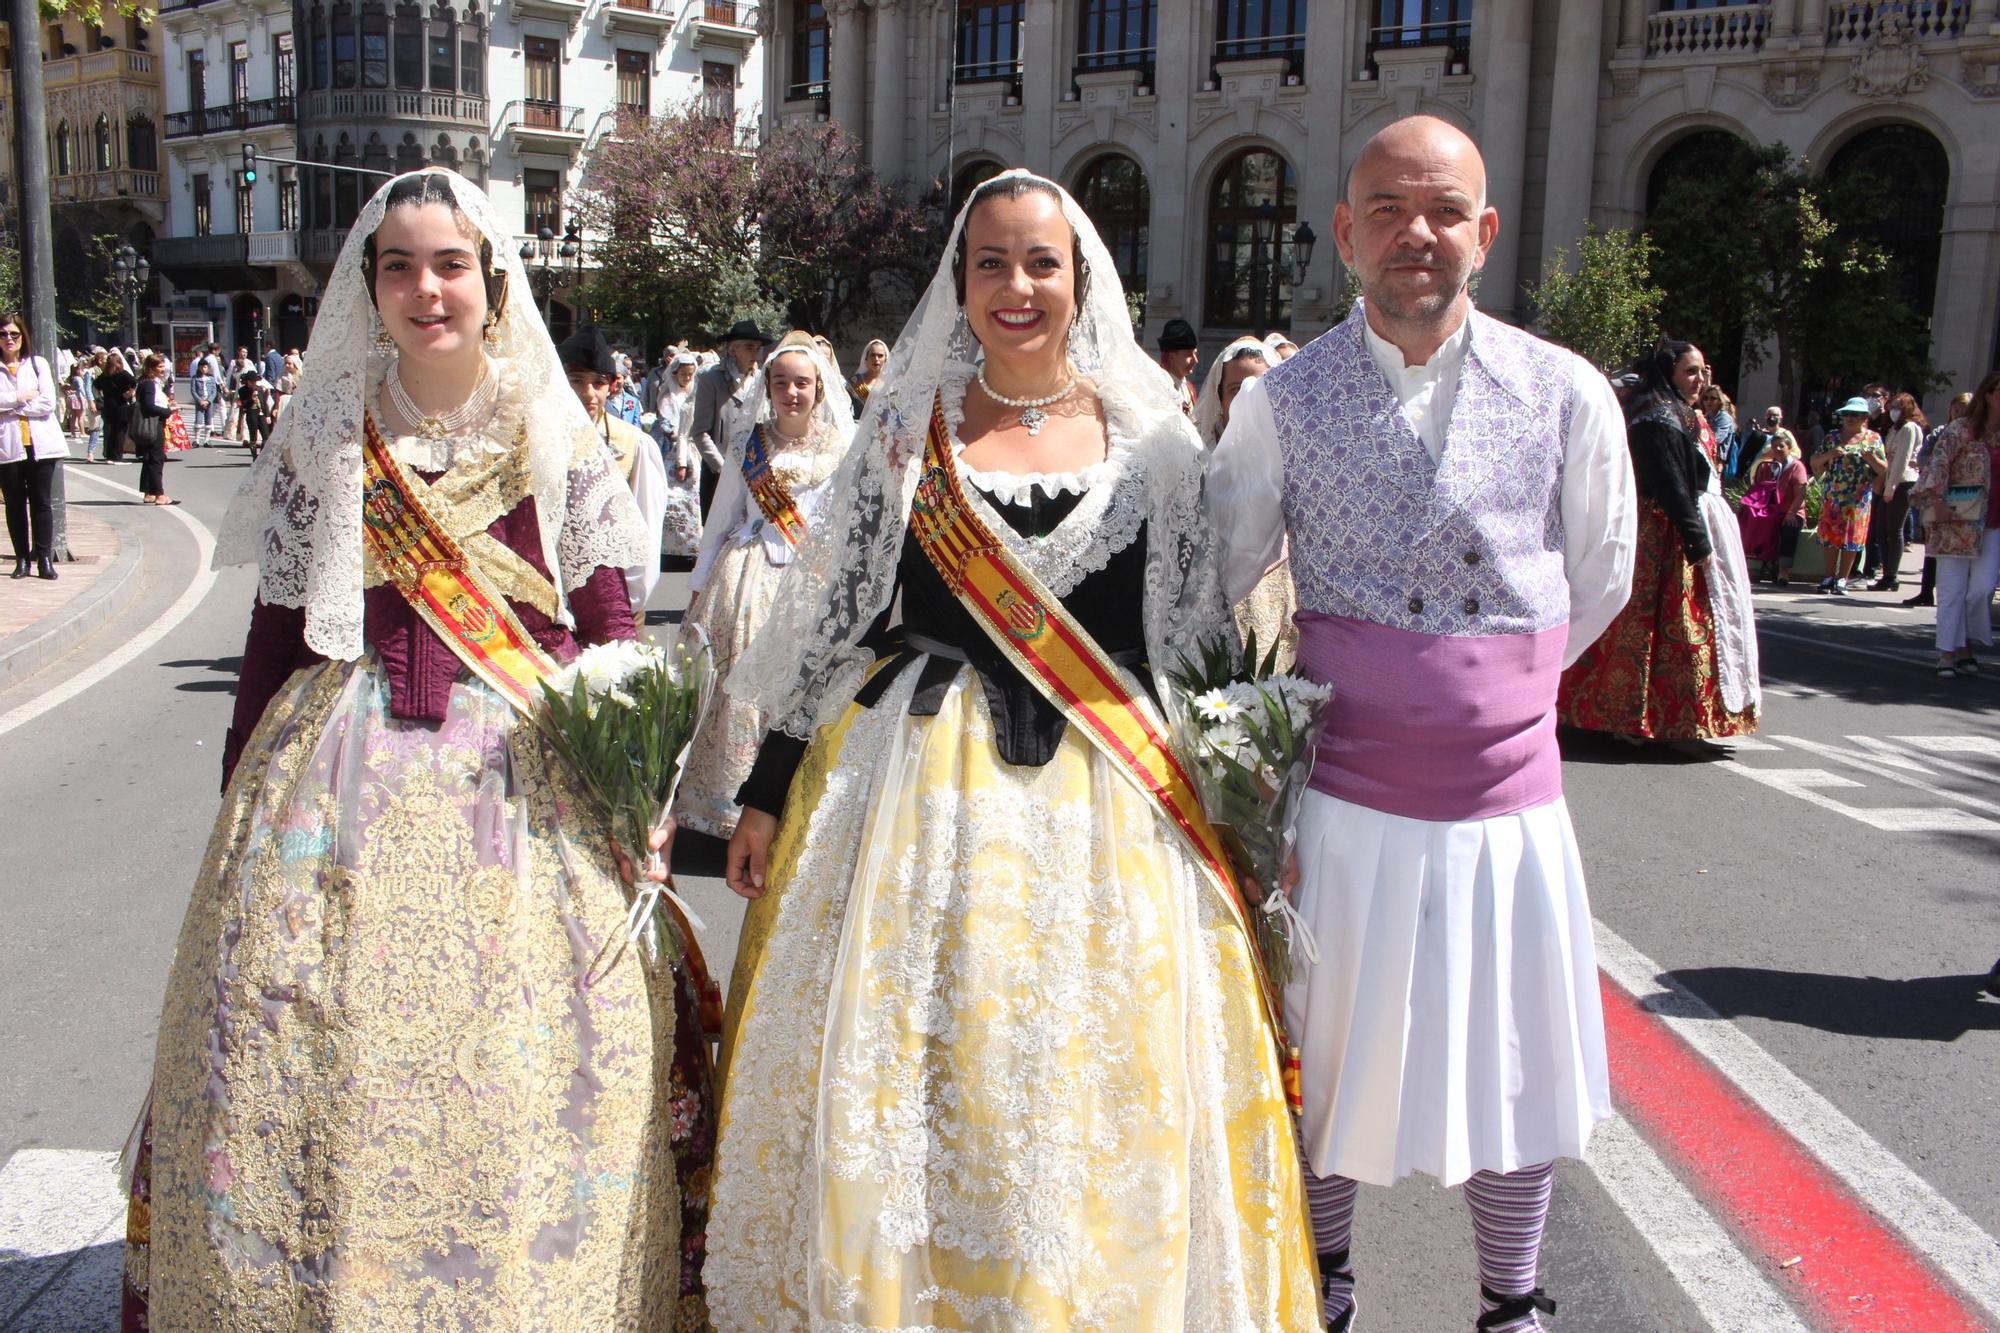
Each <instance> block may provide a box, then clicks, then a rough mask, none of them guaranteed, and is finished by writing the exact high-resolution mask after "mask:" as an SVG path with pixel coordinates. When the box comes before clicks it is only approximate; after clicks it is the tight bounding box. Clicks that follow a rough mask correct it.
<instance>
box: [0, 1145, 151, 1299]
mask: <svg viewBox="0 0 2000 1333" xmlns="http://www.w3.org/2000/svg"><path fill="white" fill-rule="evenodd" d="M124 1241H125V1199H124V1196H123V1195H122V1194H121V1193H120V1192H119V1189H118V1154H117V1153H109V1152H60V1151H47V1150H40V1149H27V1150H24V1151H21V1152H17V1153H15V1154H14V1156H13V1158H12V1159H10V1160H9V1161H8V1163H7V1165H6V1167H5V1169H0V1255H4V1256H5V1258H6V1262H5V1263H4V1264H0V1325H4V1326H6V1327H8V1328H13V1327H17V1326H18V1327H22V1328H29V1327H32V1328H35V1329H40V1330H50V1331H51V1333H54V1331H55V1330H68V1329H77V1330H84V1329H89V1330H93V1331H101V1330H103V1329H107V1328H115V1327H117V1324H118V1295H119V1286H120V1283H121V1281H122V1275H123V1269H124V1249H123V1247H124ZM24 1314H25V1315H28V1316H29V1322H20V1323H18V1325H17V1321H20V1320H21V1319H22V1316H23V1315H24Z"/></svg>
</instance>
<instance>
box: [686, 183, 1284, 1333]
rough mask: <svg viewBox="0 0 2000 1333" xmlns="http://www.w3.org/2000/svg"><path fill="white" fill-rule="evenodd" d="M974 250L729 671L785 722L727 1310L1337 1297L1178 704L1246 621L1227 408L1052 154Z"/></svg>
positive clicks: (721, 1221)
mask: <svg viewBox="0 0 2000 1333" xmlns="http://www.w3.org/2000/svg"><path fill="white" fill-rule="evenodd" d="M946 255H947V258H946V261H945V263H944V264H943V265H942V266H941V267H940V269H939V271H938V273H937V274H936V276H935V277H934V278H933V280H932V282H931V285H930V288H929V290H928V292H927V294H926V295H925V297H924V299H923V300H922V302H921V303H920V304H919V306H918V308H917V310H916V312H915V313H914V314H913V315H912V316H911V318H910V321H909V323H907V324H906V325H905V326H904V329H903V334H902V336H901V338H900V339H899V340H898V341H897V344H896V349H895V351H894V352H893V353H892V355H891V357H890V362H889V366H888V369H887V372H886V374H885V376H884V381H883V387H881V388H878V389H877V390H875V392H874V393H872V394H871V395H870V397H869V404H868V412H867V414H866V416H865V418H864V420H863V424H862V427H861V433H860V435H859V436H858V437H857V438H856V440H855V443H854V445H853V447H852V448H851V449H850V450H849V451H848V453H847V456H846V458H845V460H844V461H843V463H842V465H841V468H840V471H839V473H838V474H837V475H836V477H835V480H834V483H833V485H834V489H833V492H832V494H831V495H830V497H829V500H828V502H827V503H826V504H825V505H823V506H822V508H821V511H820V512H821V515H822V520H823V521H822V522H821V523H820V524H819V525H818V526H816V527H815V529H814V535H813V537H812V538H811V540H810V541H809V542H808V543H807V544H806V546H805V547H804V548H803V550H802V551H801V552H800V555H799V559H798V561H797V562H796V563H795V565H794V568H793V570H792V572H791V573H790V574H788V575H787V576H786V580H785V584H784V586H783V587H782V588H781V589H780V590H779V595H778V600H777V604H776V606H775V607H774V608H773V611H772V614H771V616H770V617H769V619H768V620H767V621H766V624H765V627H764V629H763V631H762V632H761V633H760V634H759V635H758V637H757V639H756V641H755V642H754V643H753V644H752V646H751V648H750V651H749V652H748V653H747V654H746V655H745V657H744V658H743V660H742V661H741V662H739V663H738V665H737V667H736V670H735V673H734V675H733V676H732V688H733V693H734V697H735V698H736V699H737V701H738V702H741V703H747V704H749V705H750V706H754V707H757V708H759V709H762V710H763V711H764V713H765V715H766V716H768V717H771V718H773V719H774V720H775V725H774V729H773V731H772V732H771V735H770V737H769V739H768V740H767V741H766V743H765V745H764V747H763V749H762V751H761V753H760V755H759V758H758V765H757V769H756V771H755V772H754V773H753V774H752V776H751V779H750V781H749V782H748V783H747V784H746V785H745V787H744V791H743V795H744V797H745V806H746V808H745V810H744V812H743V816H742V819H741V822H740V823H739V825H738V827H737V832H736V837H735V839H734V840H733V841H732V843H731V844H730V849H729V881H730V885H731V887H733V888H735V889H736V890H737V892H739V893H741V894H743V895H745V896H746V897H749V898H752V899H753V900H754V901H753V902H752V905H751V908H750V911H749V917H748V920H747V921H746V925H745V932H744V944H743V945H742V947H741V948H740V950H739V954H738V963H737V974H736V978H735V983H736V987H737V992H738V993H737V995H736V997H735V999H736V1004H735V1009H736V1018H737V1026H736V1030H735V1033H734V1038H733V1041H734V1045H733V1054H732V1055H731V1063H730V1066H729V1071H728V1074H727V1077H726V1080H725V1084H724V1087H725V1091H724V1112H723V1131H722V1142H721V1146H720V1149H719V1157H718V1162H717V1176H716V1194H715V1200H716V1207H715V1214H714V1217H713V1219H712V1224H711V1227H710V1231H709V1244H710V1249H709V1264H710V1295H711V1303H710V1312H711V1315H712V1316H713V1318H714V1320H715V1324H716V1326H717V1327H718V1328H719V1329H722V1330H725V1333H729V1331H732V1330H739V1329H749V1328H760V1329H804V1328H813V1329H822V1328H855V1329H862V1328H867V1329H909V1328H933V1329H973V1328H985V1329H993V1328H1005V1329H1009V1330H1018V1331H1025V1330H1065V1331H1066V1330H1071V1329H1081V1328H1099V1329H1133V1330H1142V1329H1143V1330H1151V1329H1167V1328H1173V1329H1179V1328H1187V1329H1202V1330H1253V1329H1254V1330H1279V1329H1287V1330H1290V1329H1307V1328H1313V1327H1317V1326H1318V1322H1319V1321H1318V1318H1317V1314H1316V1311H1317V1308H1318V1295H1317V1292H1316V1290H1315V1285H1314V1284H1315V1274H1314V1269H1313V1258H1312V1250H1311V1243H1310V1239H1309V1237H1308V1234H1307V1230H1306V1226H1305V1219H1304V1216H1303V1213H1302V1207H1303V1204H1302V1195H1301V1192H1300V1186H1299V1176H1298V1168H1297V1165H1296V1162H1295V1149H1294V1147H1293V1142H1292V1128H1291V1122H1290V1118H1289V1116H1288V1115H1287V1112H1286V1096H1285V1089H1284V1085H1283V1081H1282V1063H1281V1054H1280V1048H1279V1046H1278V1044H1277V1043H1276V1042H1274V1039H1273V1038H1274V1033H1273V1029H1272V1026H1271V1024H1270V1020H1269V1015H1268V1012H1267V993H1266V992H1265V990H1264V988H1263V987H1262V985H1261V983H1260V970H1259V964H1258V961H1257V954H1256V951H1255V948H1254V946H1253V945H1252V944H1251V942H1250V940H1249V937H1248V936H1247V934H1246V933H1245V928H1244V924H1243V915H1242V914H1243V912H1244V910H1245V909H1244V907H1243V905H1242V902H1241V900H1240V898H1238V897H1237V895H1236V892H1235V891H1234V888H1233V886H1232V884H1231V882H1230V880H1229V879H1228V877H1227V876H1226V875H1222V874H1218V873H1216V872H1215V870H1214V869H1213V867H1214V864H1215V862H1214V859H1213V858H1214V857H1215V856H1216V855H1218V853H1217V852H1216V850H1215V848H1214V846H1213V831H1212V830H1210V829H1209V827H1208V825H1207V823H1206V821H1205V820H1203V819H1201V816H1200V812H1199V810H1198V808H1192V807H1191V803H1190V800H1189V798H1188V797H1187V795H1186V793H1185V792H1184V791H1182V790H1180V789H1179V787H1178V786H1177V785H1176V783H1175V780H1174V776H1173V775H1174V773H1175V772H1176V771H1177V770H1176V769H1175V767H1174V765H1173V764H1172V762H1171V761H1170V760H1168V759H1166V758H1165V757H1164V756H1163V752H1162V750H1161V748H1160V744H1159V742H1158V740H1157V737H1158V736H1159V734H1160V732H1161V730H1162V723H1161V722H1160V719H1159V714H1158V711H1157V708H1156V705H1155V702H1154V700H1155V698H1156V691H1157V690H1158V689H1159V688H1160V685H1159V681H1160V680H1161V678H1162V676H1163V674H1164V672H1166V671H1167V670H1168V669H1170V668H1172V667H1174V666H1175V665H1177V664H1178V661H1179V658H1180V655H1181V654H1183V653H1187V652H1191V651H1192V650H1193V649H1194V647H1195V644H1196V643H1197V641H1198V640H1199V639H1200V638H1202V637H1203V636H1209V635H1223V636H1228V635H1229V633H1230V630H1229V613H1228V608H1227V607H1226V606H1225V605H1224V604H1223V601H1222V596H1221V590H1220V586H1219V584H1218V582H1217V574H1216V569H1215V565H1214V562H1213V559H1212V554H1211V549H1210V548H1211V542H1210V534H1209V531H1208V529H1207V526H1206V522H1205V520H1204V518H1203V514H1202V509H1201V477H1202V468H1203V458H1202V452H1201V447H1200V443H1199V441H1198V440H1197V439H1196V438H1195V434H1194V430H1193V426H1192V423H1190V422H1189V421H1188V420H1187V418H1186V417H1185V416H1183V415H1182V414H1181V411H1180V404H1179V402H1178V401H1177V399H1176V397H1175V395H1174V392H1173V388H1172V385H1171V383H1170V382H1169V380H1168V378H1167V375H1166V373H1165V371H1163V370H1162V369H1161V368H1160V367H1159V366H1158V365H1157V364H1155V363H1154V362H1153V361H1152V359H1151V358H1150V357H1148V356H1147V355H1146V353H1145V352H1144V351H1143V350H1142V349H1141V348H1140V347H1139V345H1138V344H1137V343H1136V342H1135V341H1134V340H1133V338H1132V334H1131V326H1130V321H1129V317H1128V315H1127V314H1126V308H1125V300H1124V295H1123V293H1122V292H1121V291H1120V289H1119V283H1118V275H1117V270H1116V268H1115V267H1114V266H1113V264H1112V261H1111V258H1110V256H1109V254H1108V253H1107V252H1106V250H1105V248H1104V245H1103V243H1102V242H1101V241H1100V240H1099V239H1098V237H1097V234H1096V233H1095V231H1094V230H1093V229H1092V228H1091V225H1090V223H1089V221H1088V220H1087V219H1086V218H1085V216H1084V214H1083V212H1082V211H1081V210H1080V209H1079V208H1078V207H1077V205H1076V203H1075V201H1074V200H1072V199H1071V198H1070V197H1069V195H1068V194H1066V193H1065V192H1063V191H1062V190H1061V189H1060V188H1059V187H1057V186H1055V185H1053V184H1051V183H1050V182H1048V181H1046V180H1042V179H1040V178H1037V177H1034V176H1030V175H1027V174H1026V173H1023V172H1008V173H1004V174H1002V175H1000V176H998V177H995V178H994V179H993V180H992V181H990V182H988V183H987V184H985V185H983V186H982V187H980V189H979V190H978V191H977V192H976V193H975V194H974V195H973V196H972V198H971V200H970V201H969V202H968V203H967V205H966V208H965V211H964V212H963V213H961V215H960V217H959V220H958V225H957V226H956V227H955V228H954V230H953V232H952V235H951V237H950V240H949V241H948V242H947V245H946ZM899 594H900V598H899V600H900V606H901V627H900V628H901V646H900V648H899V649H895V650H893V651H891V652H889V653H888V655H887V656H886V658H885V659H884V660H881V661H879V662H877V660H876V654H875V653H874V652H873V651H871V650H870V648H869V646H868V645H869V644H882V643H885V642H886V641H885V640H883V639H882V638H880V637H878V636H877V635H875V634H872V633H871V630H872V629H874V628H875V627H877V625H878V624H879V623H881V622H882V621H883V620H884V619H886V613H887V612H888V611H889V609H890V607H891V604H892V602H893V601H897V600H898V595H899ZM1121 745H1122V746H1123V747H1124V748H1123V750H1122V752H1121V749H1120V747H1121ZM1144 774H1151V775H1153V776H1154V777H1155V778H1157V779H1158V781H1159V783H1160V784H1161V785H1160V786H1159V787H1157V788H1156V789H1154V790H1147V789H1146V788H1144V787H1143V786H1142V782H1143V781H1144Z"/></svg>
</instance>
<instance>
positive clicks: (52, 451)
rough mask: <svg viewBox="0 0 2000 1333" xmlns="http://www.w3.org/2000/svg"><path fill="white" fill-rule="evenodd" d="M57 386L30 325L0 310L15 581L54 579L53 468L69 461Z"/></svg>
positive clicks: (2, 430)
mask: <svg viewBox="0 0 2000 1333" xmlns="http://www.w3.org/2000/svg"><path fill="white" fill-rule="evenodd" d="M60 398H61V392H60V383H59V381H58V380H57V379H56V375H55V372H54V371H53V370H51V369H49V363H48V361H47V360H46V359H45V358H43V357H39V356H36V355H35V348H34V344H33V342H32V340H31V339H30V338H29V336H28V322H27V321H26V320H25V319H23V318H21V315H20V313H19V312H18V311H14V310H7V311H0V495H4V496H5V500H6V507H7V539H8V540H9V541H11V542H12V543H13V545H14V577H15V578H17V579H21V578H26V577H27V576H28V566H29V565H30V564H33V566H34V570H35V576H36V577H37V578H44V579H52V578H54V577H55V576H56V569H55V565H54V563H53V561H54V554H55V510H54V507H53V505H52V504H51V497H52V496H53V494H54V487H55V475H56V469H57V468H59V467H61V466H62V460H63V459H65V458H68V457H69V441H68V440H66V439H64V438H63V432H62V426H61V425H59V424H58V423H57V421H56V405H57V403H58V401H59V400H60Z"/></svg>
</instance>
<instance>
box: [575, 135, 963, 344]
mask: <svg viewBox="0 0 2000 1333" xmlns="http://www.w3.org/2000/svg"><path fill="white" fill-rule="evenodd" d="M574 203H575V206H576V209H577V212H578V214H579V216H580V217H581V219H582V221H583V223H584V226H585V228H586V232H587V235H588V238H589V239H588V244H589V248H590V257H591V259H592V261H593V262H594V263H595V265H596V269H595V272H594V274H593V276H592V278H591V279H590V281H589V282H588V284H587V285H586V288H585V292H584V297H585V300H586V301H587V302H588V303H589V304H590V305H591V306H593V307H594V308H595V309H596V310H597V311H598V312H599V313H600V314H601V315H602V316H603V317H604V318H606V319H609V320H612V321H614V322H623V323H631V324H639V325H643V326H645V327H646V328H647V331H648V332H649V333H650V334H652V335H653V341H659V340H661V339H662V338H664V337H669V336H687V335H690V334H697V333H701V332H710V333H712V332H714V331H716V330H718V329H721V328H723V327H726V326H727V325H728V324H730V323H733V322H734V321H735V320H737V319H741V318H756V319H758V320H759V321H760V322H762V323H764V324H765V326H766V328H770V327H772V326H773V325H777V324H790V325H792V326H794V327H800V328H810V329H812V330H814V331H815V332H823V333H828V334H833V333H836V332H838V331H839V330H840V329H841V328H842V327H844V326H845V325H846V324H847V323H848V322H849V321H850V320H852V319H853V318H854V317H856V316H857V315H858V314H860V313H861V312H862V311H863V310H864V309H865V308H866V307H867V305H868V303H869V301H870V299H871V297H872V296H874V295H875V294H877V293H878V292H879V291H880V290H881V288H882V287H883V286H884V285H885V284H889V285H894V284H895V283H896V282H897V280H899V279H902V278H906V277H907V276H908V275H911V274H914V273H919V272H921V273H924V274H928V273H929V271H930V270H931V268H933V267H934V266H935V265H936V262H937V255H938V248H939V246H940V244H941V241H942V236H943V226H942V223H941V221H940V218H939V214H938V210H937V209H936V208H935V207H933V206H931V205H930V204H929V203H928V201H913V200H911V199H910V198H909V196H908V195H907V194H906V193H905V192H904V190H903V189H901V188H900V187H899V186H897V185H895V184H893V183H890V182H887V181H884V180H882V179H880V178H878V177H877V176H876V175H875V174H874V173H873V172H871V171H870V170H868V168H867V167H866V166H865V165H863V164H862V162H861V160H860V155H859V153H858V151H857V149H856V145H855V142H854V140H853V139H851V138H849V137H848V136H847V135H846V134H845V133H843V132H842V131H841V130H840V129H839V127H837V126H834V125H829V124H813V125H798V124H789V125H782V126H780V127H778V128H777V129H775V130H773V131H772V133H771V135H770V137H769V138H767V139H766V140H764V142H762V143H761V144H752V143H748V142H746V141H745V140H744V139H743V138H742V137H741V136H740V135H739V133H738V131H737V130H736V127H735V126H734V125H733V124H731V123H730V122H729V121H726V120H721V119H717V118H715V117H713V116H708V115H704V114H703V113H702V112H701V111H700V109H699V107H698V105H690V106H688V107H686V108H684V109H682V110H680V111H678V112H675V113H673V114H670V115H666V116H658V117H652V118H649V119H645V120H636V121H631V122H626V123H624V124H622V125H621V126H620V128H619V131H618V133H617V134H616V136H615V137H613V138H612V139H610V140H608V141H606V142H605V143H604V144H603V145H602V146H601V147H600V148H599V149H598V150H597V153H596V155H595V157H594V159H593V161H592V164H591V169H590V175H589V177H588V178H587V180H586V182H585V188H584V189H583V190H582V191H581V192H580V193H579V194H578V195H577V197H576V199H575V200H574Z"/></svg>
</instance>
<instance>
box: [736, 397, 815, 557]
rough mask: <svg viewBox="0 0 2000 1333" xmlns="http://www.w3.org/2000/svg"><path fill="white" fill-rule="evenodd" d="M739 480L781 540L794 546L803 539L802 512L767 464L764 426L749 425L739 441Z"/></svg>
mask: <svg viewBox="0 0 2000 1333" xmlns="http://www.w3.org/2000/svg"><path fill="white" fill-rule="evenodd" d="M743 481H744V483H745V484H746V485H747V486H749V488H750V495H751V497H752V498H753V499H755V500H756V501H757V507H758V508H759V509H761V510H763V511H764V520H765V522H767V523H769V524H770V525H771V526H772V527H774V528H776V529H777V530H778V531H779V533H780V534H782V535H783V536H784V539H785V544H786V545H787V546H790V547H793V548H794V549H796V548H797V547H798V544H799V543H800V542H802V541H804V540H805V539H806V519H805V515H804V514H801V513H800V512H799V507H798V506H797V505H796V504H794V503H793V502H792V493H791V492H790V491H789V490H786V489H785V483H784V481H783V480H782V479H780V478H779V476H778V474H777V472H776V471H774V470H773V469H772V467H771V451H770V450H769V449H767V448H766V447H765V446H764V428H763V427H762V426H752V427H751V428H750V438H749V439H748V440H745V441H744V442H743Z"/></svg>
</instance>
